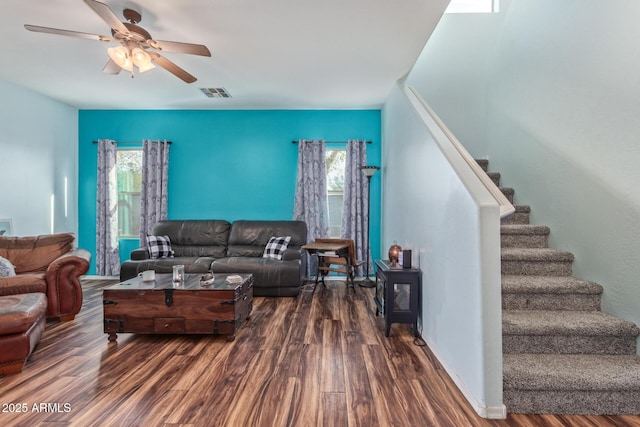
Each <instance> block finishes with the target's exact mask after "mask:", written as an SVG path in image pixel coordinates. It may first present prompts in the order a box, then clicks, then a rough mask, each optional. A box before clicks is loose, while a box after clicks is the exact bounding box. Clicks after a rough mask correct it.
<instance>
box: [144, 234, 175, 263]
mask: <svg viewBox="0 0 640 427" xmlns="http://www.w3.org/2000/svg"><path fill="white" fill-rule="evenodd" d="M147 249H149V255H150V256H151V258H152V259H156V258H168V257H172V256H173V249H171V241H170V240H169V236H147Z"/></svg>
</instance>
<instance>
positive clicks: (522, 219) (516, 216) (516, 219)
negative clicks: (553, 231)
mask: <svg viewBox="0 0 640 427" xmlns="http://www.w3.org/2000/svg"><path fill="white" fill-rule="evenodd" d="M501 222H502V224H529V214H528V213H520V212H517V213H513V214H511V215H509V216H508V217H505V218H502V221H501Z"/></svg>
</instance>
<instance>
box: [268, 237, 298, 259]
mask: <svg viewBox="0 0 640 427" xmlns="http://www.w3.org/2000/svg"><path fill="white" fill-rule="evenodd" d="M290 240H291V236H285V237H272V238H270V239H269V242H268V243H267V246H266V247H265V248H264V254H262V257H263V258H275V259H282V255H283V254H284V251H286V250H287V246H289V241H290Z"/></svg>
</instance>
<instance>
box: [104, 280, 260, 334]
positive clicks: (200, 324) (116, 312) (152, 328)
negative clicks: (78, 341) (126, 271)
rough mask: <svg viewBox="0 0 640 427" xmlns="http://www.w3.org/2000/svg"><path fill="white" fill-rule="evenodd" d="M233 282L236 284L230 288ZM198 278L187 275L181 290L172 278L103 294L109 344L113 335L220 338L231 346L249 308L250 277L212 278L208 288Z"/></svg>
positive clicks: (123, 286)
mask: <svg viewBox="0 0 640 427" xmlns="http://www.w3.org/2000/svg"><path fill="white" fill-rule="evenodd" d="M233 276H235V278H236V279H237V278H239V279H240V280H239V281H238V282H230V280H231V279H232V278H233ZM200 279H201V275H199V274H186V275H185V280H184V282H183V283H181V284H174V283H173V282H172V275H171V274H156V278H155V280H153V281H148V282H143V281H142V278H140V277H135V278H133V279H129V280H127V281H125V282H122V283H118V284H117V285H113V286H110V287H108V288H105V289H104V291H103V293H102V303H103V313H104V332H105V333H107V334H109V341H115V340H116V339H117V334H118V333H137V334H223V335H227V340H229V341H232V340H233V339H234V338H235V336H236V333H237V332H238V330H239V329H240V327H241V326H242V324H243V323H244V322H245V320H246V319H247V318H248V317H249V315H250V314H251V309H252V307H253V275H251V274H216V275H215V280H214V282H213V283H212V284H211V285H208V286H205V285H203V284H201V282H200Z"/></svg>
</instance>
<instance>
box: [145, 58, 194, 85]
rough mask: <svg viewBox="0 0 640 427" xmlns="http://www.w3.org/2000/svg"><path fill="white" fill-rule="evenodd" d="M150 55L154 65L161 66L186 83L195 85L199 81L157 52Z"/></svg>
mask: <svg viewBox="0 0 640 427" xmlns="http://www.w3.org/2000/svg"><path fill="white" fill-rule="evenodd" d="M149 55H150V56H151V58H152V61H153V62H154V63H156V64H158V65H159V66H161V67H162V68H164V69H165V70H167V71H168V72H170V73H171V74H173V75H174V76H176V77H178V78H180V79H182V80H183V81H184V82H185V83H193V82H195V81H196V80H198V79H196V78H195V77H194V76H192V75H191V74H189V73H187V72H186V71H185V70H183V69H182V68H180V67H178V66H177V65H176V64H174V63H173V62H171V61H169V60H168V59H167V58H165V57H164V56H161V55H159V54H157V53H155V52H149Z"/></svg>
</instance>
